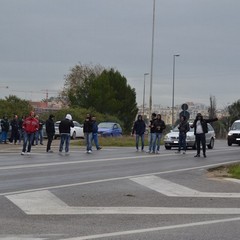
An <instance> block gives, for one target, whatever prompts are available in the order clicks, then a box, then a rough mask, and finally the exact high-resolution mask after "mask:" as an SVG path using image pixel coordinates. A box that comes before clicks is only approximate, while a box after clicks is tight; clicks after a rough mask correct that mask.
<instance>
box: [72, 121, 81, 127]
mask: <svg viewBox="0 0 240 240" xmlns="http://www.w3.org/2000/svg"><path fill="white" fill-rule="evenodd" d="M73 123H74V127H81V126H80V124H79V123H78V122H73Z"/></svg>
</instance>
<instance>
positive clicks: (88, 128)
mask: <svg viewBox="0 0 240 240" xmlns="http://www.w3.org/2000/svg"><path fill="white" fill-rule="evenodd" d="M83 132H84V138H85V142H86V153H92V133H93V122H92V118H91V116H90V114H87V116H86V119H85V121H84V123H83Z"/></svg>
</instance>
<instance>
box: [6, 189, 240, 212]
mask: <svg viewBox="0 0 240 240" xmlns="http://www.w3.org/2000/svg"><path fill="white" fill-rule="evenodd" d="M6 197H7V198H8V199H9V200H10V201H11V202H13V203H14V204H15V205H16V206H18V207H19V208H20V209H21V210H22V211H24V212H25V213H26V214H28V215H89V214H134V215H136V214H137V215H138V214H145V215H149V214H154V215H158V214H160V215H166V214H214V215H217V214H234V215H236V214H237V215H239V214H240V208H182V207H180V208H177V207H171V208H168V207H70V206H68V205H67V204H66V203H64V202H63V201H61V200H60V199H59V198H57V197H56V196H55V195H54V194H52V193H51V192H49V191H39V192H34V193H22V194H16V195H8V196H6Z"/></svg>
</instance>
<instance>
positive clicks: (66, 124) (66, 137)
mask: <svg viewBox="0 0 240 240" xmlns="http://www.w3.org/2000/svg"><path fill="white" fill-rule="evenodd" d="M71 127H74V124H73V121H72V116H71V115H70V114H67V115H66V117H65V119H63V120H62V121H61V122H60V124H59V133H60V135H61V139H60V145H59V153H61V152H62V150H63V145H64V144H65V153H66V155H68V154H69V143H70V133H71Z"/></svg>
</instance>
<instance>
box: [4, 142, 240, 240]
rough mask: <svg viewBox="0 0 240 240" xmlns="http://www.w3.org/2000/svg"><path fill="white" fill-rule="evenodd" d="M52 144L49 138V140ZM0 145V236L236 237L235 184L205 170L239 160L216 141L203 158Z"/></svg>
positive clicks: (239, 150)
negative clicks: (28, 149)
mask: <svg viewBox="0 0 240 240" xmlns="http://www.w3.org/2000/svg"><path fill="white" fill-rule="evenodd" d="M55 143H57V142H55ZM57 145H58V144H55V146H54V147H53V150H54V153H53V154H49V153H46V152H45V146H34V147H33V150H32V154H31V155H30V156H26V155H25V156H21V155H20V152H21V146H19V145H15V146H13V145H11V146H10V145H7V146H6V145H5V146H3V145H0V206H1V211H0V220H1V222H0V239H5V240H10V239H11V240H13V239H18V240H19V239H28V240H35V239H38V240H42V239H45V240H84V239H102V240H110V239H111V240H120V239H121V240H125V239H126V240H129V239H130V240H131V239H137V240H142V239H148V240H156V239H164V240H193V239H194V240H208V239H209V240H210V239H211V240H220V239H227V240H238V239H239V235H240V228H239V225H240V201H239V200H240V182H239V181H230V180H228V179H225V178H221V179H216V178H212V177H209V175H208V174H207V169H209V168H211V167H215V166H219V165H221V164H225V163H234V162H240V147H239V146H232V147H228V146H227V144H226V141H221V140H217V141H216V143H215V148H214V149H213V150H208V151H207V158H203V157H201V158H194V155H195V154H196V151H193V150H189V151H188V152H187V154H186V155H182V154H176V153H175V151H174V150H165V149H164V148H163V147H162V148H161V153H160V154H159V155H154V154H146V153H142V152H135V149H134V148H117V147H116V148H114V147H111V148H110V147H105V148H103V149H102V150H100V151H97V150H94V151H93V153H92V154H86V153H85V150H84V147H83V146H81V147H73V146H71V148H70V155H69V156H65V154H62V155H59V154H58V152H57V148H58V147H57Z"/></svg>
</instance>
